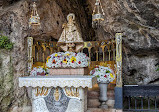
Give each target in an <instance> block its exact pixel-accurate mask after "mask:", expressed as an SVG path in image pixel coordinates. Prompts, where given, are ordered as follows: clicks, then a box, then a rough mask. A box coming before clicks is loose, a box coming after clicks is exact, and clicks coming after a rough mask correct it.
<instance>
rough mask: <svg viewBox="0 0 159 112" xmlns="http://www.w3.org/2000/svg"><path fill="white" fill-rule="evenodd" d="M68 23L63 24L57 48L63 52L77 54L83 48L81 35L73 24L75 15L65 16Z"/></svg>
mask: <svg viewBox="0 0 159 112" xmlns="http://www.w3.org/2000/svg"><path fill="white" fill-rule="evenodd" d="M67 21H68V23H64V24H63V29H64V30H63V32H62V34H61V36H60V38H59V41H58V46H60V47H61V48H62V49H63V50H64V51H70V52H79V51H80V50H81V48H82V47H83V39H82V37H81V33H80V31H79V29H78V28H77V26H76V23H75V15H74V14H73V13H70V14H69V15H68V16H67Z"/></svg>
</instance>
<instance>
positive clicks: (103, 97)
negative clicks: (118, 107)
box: [98, 82, 108, 109]
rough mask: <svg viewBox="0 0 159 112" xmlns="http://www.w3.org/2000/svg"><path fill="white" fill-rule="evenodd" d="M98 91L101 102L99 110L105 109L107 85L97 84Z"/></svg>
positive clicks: (106, 106)
mask: <svg viewBox="0 0 159 112" xmlns="http://www.w3.org/2000/svg"><path fill="white" fill-rule="evenodd" d="M98 86H99V89H100V96H99V101H100V102H101V105H100V108H104V109H107V108H108V105H107V104H106V102H107V99H108V98H107V86H108V83H103V82H99V83H98Z"/></svg>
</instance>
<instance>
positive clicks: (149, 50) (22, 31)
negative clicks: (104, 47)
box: [0, 0, 159, 112]
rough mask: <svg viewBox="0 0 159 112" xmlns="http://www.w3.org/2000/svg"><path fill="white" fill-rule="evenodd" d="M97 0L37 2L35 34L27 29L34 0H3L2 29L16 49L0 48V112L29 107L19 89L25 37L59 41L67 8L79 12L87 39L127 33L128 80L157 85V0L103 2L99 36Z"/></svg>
mask: <svg viewBox="0 0 159 112" xmlns="http://www.w3.org/2000/svg"><path fill="white" fill-rule="evenodd" d="M94 2H95V0H86V1H83V0H39V1H38V12H39V15H40V17H41V30H40V31H39V32H37V33H36V34H32V33H30V31H29V28H28V26H29V25H28V19H29V16H30V10H31V8H30V3H31V1H30V0H2V1H0V31H2V32H3V34H5V35H7V36H8V37H9V38H10V40H11V41H12V42H13V43H14V48H13V50H11V51H5V50H1V51H0V53H1V54H0V78H1V79H0V81H1V82H0V84H1V86H0V91H2V92H0V94H1V96H0V101H1V102H0V111H1V112H9V111H11V112H30V111H31V110H30V108H31V107H30V105H31V104H30V100H29V98H28V94H27V92H26V89H25V88H19V87H18V77H19V76H24V75H26V64H27V58H26V57H27V55H26V47H25V44H26V37H27V36H31V35H33V36H35V37H37V38H42V39H50V37H52V38H54V39H58V38H59V36H60V34H61V32H62V24H63V23H64V22H66V16H67V14H68V13H69V12H73V13H75V15H76V18H77V19H76V22H77V24H78V25H79V27H80V28H81V32H82V36H83V38H84V40H87V41H88V40H103V39H108V38H114V35H115V33H116V32H122V33H123V80H124V84H158V83H159V73H158V72H156V65H157V64H159V2H158V0H101V2H102V5H103V9H104V11H105V14H106V16H105V17H106V20H105V24H104V26H103V27H102V28H101V29H99V30H98V35H96V36H95V33H94V30H93V29H92V28H91V13H92V9H93V7H94ZM97 36H98V37H97ZM3 71H4V72H3ZM4 88H5V89H4Z"/></svg>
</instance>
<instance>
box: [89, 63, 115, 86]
mask: <svg viewBox="0 0 159 112" xmlns="http://www.w3.org/2000/svg"><path fill="white" fill-rule="evenodd" d="M90 74H91V75H94V76H96V77H97V81H98V83H99V82H103V83H110V82H112V81H113V80H114V79H115V76H114V72H113V70H111V69H110V68H108V67H104V66H96V67H95V68H94V69H93V70H91V71H90Z"/></svg>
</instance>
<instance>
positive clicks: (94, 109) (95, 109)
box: [86, 108, 123, 112]
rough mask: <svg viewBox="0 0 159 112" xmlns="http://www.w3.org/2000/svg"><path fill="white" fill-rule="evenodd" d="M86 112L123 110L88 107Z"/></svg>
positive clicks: (119, 111) (117, 111)
mask: <svg viewBox="0 0 159 112" xmlns="http://www.w3.org/2000/svg"><path fill="white" fill-rule="evenodd" d="M86 112H123V111H122V110H116V109H101V108H88V110H87V111H86Z"/></svg>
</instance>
